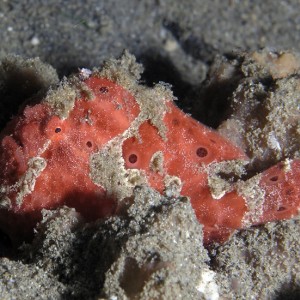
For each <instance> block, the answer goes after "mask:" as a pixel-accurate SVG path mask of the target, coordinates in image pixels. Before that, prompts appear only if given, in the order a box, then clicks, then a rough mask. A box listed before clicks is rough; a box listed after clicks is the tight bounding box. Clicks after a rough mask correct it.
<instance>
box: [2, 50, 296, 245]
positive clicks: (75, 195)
mask: <svg viewBox="0 0 300 300" xmlns="http://www.w3.org/2000/svg"><path fill="white" fill-rule="evenodd" d="M139 74H140V66H139V65H138V64H136V63H135V61H134V58H133V57H132V56H131V55H129V54H125V55H124V56H123V57H122V58H121V59H120V60H111V61H110V62H108V63H107V64H106V65H104V67H103V69H102V70H100V71H99V70H95V71H93V72H90V71H87V70H85V69H84V70H82V71H81V72H80V73H79V75H77V76H75V77H73V78H71V79H69V80H68V81H64V82H62V83H61V84H60V86H59V87H58V88H57V89H55V90H52V91H50V92H49V93H48V95H47V96H46V98H45V99H43V100H42V101H41V102H40V103H38V104H34V105H28V106H26V107H25V108H24V109H23V111H22V112H20V113H19V114H18V115H17V116H15V117H14V118H13V119H12V120H11V121H10V122H9V123H8V124H7V126H6V127H5V128H4V129H3V130H2V132H1V136H0V138H1V144H0V229H1V230H2V231H3V232H4V233H6V234H7V235H8V236H9V237H10V238H11V240H12V241H13V242H14V243H17V242H19V241H21V240H24V239H25V240H26V239H28V238H30V237H31V236H32V233H33V228H34V227H35V225H36V224H37V222H39V221H40V219H41V211H42V209H54V208H57V207H59V206H62V205H67V206H69V207H74V208H75V209H76V210H77V211H78V212H80V213H81V214H82V216H83V217H84V218H85V219H86V220H88V221H89V220H95V219H97V218H102V217H107V216H110V215H113V214H115V213H117V211H118V207H119V206H120V205H121V204H122V201H123V200H124V199H127V198H129V197H131V196H132V193H133V189H134V187H135V186H137V185H141V184H148V185H149V186H151V187H153V188H154V189H156V190H158V191H159V192H160V193H162V194H165V195H166V196H167V197H176V196H178V195H184V196H187V197H189V199H190V201H191V205H192V207H193V208H194V211H195V214H196V216H197V219H198V220H199V222H200V223H201V224H203V231H204V242H205V243H206V244H209V243H211V242H224V241H226V240H227V239H228V237H229V236H230V235H231V234H232V233H233V232H234V231H235V230H236V229H241V228H246V227H249V226H251V225H253V224H260V223H264V222H269V221H275V220H281V219H286V218H291V217H293V216H295V215H296V214H297V213H298V209H299V203H300V188H299V184H298V178H300V160H296V159H295V160H285V161H283V162H281V163H279V164H277V165H275V166H273V167H271V168H270V169H267V170H266V171H264V172H262V173H259V174H256V175H255V176H252V177H250V178H248V177H249V176H248V177H247V176H246V175H247V174H246V167H245V166H246V165H247V163H248V158H247V156H246V155H245V153H243V151H242V150H241V149H240V148H239V147H238V146H236V145H234V144H232V143H231V142H230V141H229V140H228V139H225V138H224V137H222V136H221V135H220V134H218V133H217V132H216V131H214V130H212V129H210V128H208V127H206V126H204V125H202V124H201V123H199V122H198V121H196V120H195V119H193V118H192V117H190V116H189V115H187V114H185V113H184V112H182V111H181V110H180V109H179V108H177V107H176V105H175V104H174V101H173V98H174V97H173V96H172V93H171V91H170V89H169V87H168V86H167V85H165V84H157V85H156V86H155V87H153V88H149V87H146V86H143V85H139V84H138V83H137V81H138V78H139ZM245 178H247V179H245Z"/></svg>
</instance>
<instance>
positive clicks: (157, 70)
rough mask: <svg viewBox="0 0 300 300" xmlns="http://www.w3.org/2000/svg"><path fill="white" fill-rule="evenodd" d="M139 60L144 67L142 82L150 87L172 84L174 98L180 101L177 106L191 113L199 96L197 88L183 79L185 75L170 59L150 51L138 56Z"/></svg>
mask: <svg viewBox="0 0 300 300" xmlns="http://www.w3.org/2000/svg"><path fill="white" fill-rule="evenodd" d="M137 60H138V62H140V63H142V64H143V66H144V72H143V74H142V82H144V83H145V84H146V85H148V86H150V87H152V86H153V85H154V84H156V83H159V82H164V83H167V84H170V85H171V89H172V91H173V94H174V96H175V97H176V98H178V100H179V101H176V105H177V106H179V107H180V108H181V109H183V110H184V111H185V112H188V113H191V111H190V106H191V103H192V102H193V101H194V100H195V97H196V96H197V95H196V93H195V91H196V88H197V87H196V86H194V85H192V84H190V83H189V82H187V81H185V80H184V79H183V74H181V73H180V72H179V70H178V69H177V68H176V67H175V66H174V64H173V63H172V61H171V60H170V58H168V57H167V56H163V55H161V54H159V53H157V52H155V51H153V50H149V51H147V52H145V53H143V54H141V55H140V56H138V57H137Z"/></svg>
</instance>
